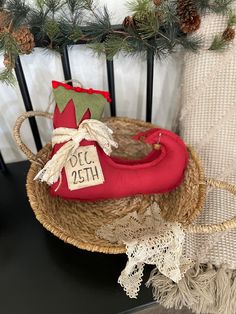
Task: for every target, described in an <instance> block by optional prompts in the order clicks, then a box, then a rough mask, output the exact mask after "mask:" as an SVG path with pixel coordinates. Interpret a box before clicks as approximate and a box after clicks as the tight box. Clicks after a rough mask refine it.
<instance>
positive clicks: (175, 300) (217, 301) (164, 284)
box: [146, 264, 236, 314]
mask: <svg viewBox="0 0 236 314" xmlns="http://www.w3.org/2000/svg"><path fill="white" fill-rule="evenodd" d="M146 285H147V286H148V287H149V286H152V289H153V297H154V299H155V300H157V301H158V302H159V303H160V304H162V305H163V306H164V307H166V308H167V309H169V308H175V309H181V308H183V307H187V308H189V309H191V310H192V311H193V312H194V313H196V314H216V313H217V314H235V313H236V270H230V269H227V267H226V266H225V265H222V266H221V267H220V268H216V267H215V266H213V265H212V264H196V265H195V266H194V267H193V268H191V269H189V270H188V271H187V272H186V274H185V275H184V277H183V279H181V280H180V281H179V282H178V283H174V282H173V281H172V280H170V279H169V278H167V277H165V276H164V275H162V274H161V273H160V272H159V271H158V270H157V269H154V270H153V271H152V272H151V274H150V278H149V280H148V282H147V284H146Z"/></svg>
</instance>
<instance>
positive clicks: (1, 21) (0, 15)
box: [0, 10, 11, 32]
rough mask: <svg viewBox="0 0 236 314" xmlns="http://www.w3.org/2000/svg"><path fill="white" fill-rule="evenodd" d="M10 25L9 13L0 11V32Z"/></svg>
mask: <svg viewBox="0 0 236 314" xmlns="http://www.w3.org/2000/svg"><path fill="white" fill-rule="evenodd" d="M10 24H11V13H10V12H9V11H7V10H0V32H3V31H4V30H5V29H6V28H8V27H9V25H10Z"/></svg>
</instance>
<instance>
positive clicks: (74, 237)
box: [14, 111, 236, 254]
mask: <svg viewBox="0 0 236 314" xmlns="http://www.w3.org/2000/svg"><path fill="white" fill-rule="evenodd" d="M32 116H41V117H47V118H52V115H51V114H49V113H45V112H37V111H31V112H27V113H24V114H23V115H21V116H20V117H19V118H18V119H17V121H16V124H15V128H14V137H15V140H16V143H17V145H18V146H19V148H20V149H21V150H22V151H23V152H24V153H25V155H26V156H27V157H28V159H29V160H30V161H31V162H32V164H31V167H30V170H29V172H28V176H27V184H26V187H27V194H28V197H29V201H30V204H31V207H32V209H33V211H34V213H35V216H36V218H37V219H38V220H39V221H40V222H41V223H42V225H43V226H44V227H45V228H46V229H47V230H49V231H50V232H52V233H53V234H54V235H56V236H57V237H59V238H60V239H62V240H63V241H65V242H67V243H70V244H72V245H74V246H76V247H78V248H81V249H85V250H89V251H93V252H95V251H96V252H103V253H109V254H118V253H123V252H125V247H124V246H120V245H118V244H117V245H116V244H111V243H110V242H108V241H106V240H103V239H100V238H99V237H97V235H96V230H97V229H98V228H99V227H101V226H103V225H106V224H109V223H111V222H112V221H114V220H115V219H117V218H121V217H123V216H125V215H126V214H127V213H130V212H133V211H137V212H144V211H145V210H146V209H147V208H148V207H149V206H150V204H151V203H152V202H153V201H154V200H157V201H158V203H159V205H160V208H161V212H162V216H163V217H164V218H165V219H166V220H168V221H178V222H180V223H182V224H183V227H184V228H185V230H186V232H190V233H197V232H204V233H210V232H216V231H222V230H225V229H229V228H233V227H235V226H236V218H235V217H234V218H232V219H231V220H228V221H225V222H223V223H221V224H217V225H204V226H202V225H193V224H192V221H193V220H194V219H195V218H196V217H197V216H198V215H199V214H200V212H201V211H202V209H203V206H204V202H205V197H206V188H207V186H212V187H216V188H222V189H225V190H228V191H229V192H231V193H233V194H234V195H236V188H235V186H233V185H230V184H228V183H226V182H221V181H216V180H206V179H205V176H204V173H203V169H202V166H201V162H200V161H199V159H198V157H197V155H196V153H195V152H194V151H193V149H191V148H188V149H189V156H190V161H189V165H188V168H187V170H186V172H185V180H184V182H183V183H182V184H181V186H180V187H178V188H177V189H175V190H174V191H172V192H170V193H166V194H162V195H138V196H133V197H126V198H122V199H117V200H106V201H97V202H79V201H68V200H63V199H61V198H59V197H52V196H51V195H50V193H49V187H48V185H47V184H45V183H41V182H38V181H34V177H35V175H36V174H37V173H38V171H39V170H40V169H41V168H42V166H43V165H44V164H45V163H46V162H47V160H48V159H49V156H50V152H51V146H50V144H47V145H46V146H45V147H44V148H43V149H42V150H41V151H40V152H38V153H37V154H36V155H35V154H33V153H32V152H31V151H30V150H29V148H28V147H27V146H26V145H25V144H24V143H23V142H22V140H21V136H20V128H21V125H22V123H23V121H24V120H25V119H27V118H30V117H32ZM105 121H106V123H107V124H108V126H109V127H110V128H111V129H113V131H114V137H115V139H116V141H117V142H118V144H119V149H118V150H116V151H114V155H116V156H122V157H123V158H124V157H125V158H132V159H139V158H142V157H143V156H144V155H146V154H147V153H148V151H149V150H150V149H151V147H150V146H149V145H147V144H144V143H140V142H138V141H134V140H132V139H131V137H132V135H134V134H136V133H138V132H141V131H144V130H147V129H149V128H150V127H153V126H154V125H152V124H150V123H146V122H142V121H139V120H134V119H127V118H109V119H106V120H105Z"/></svg>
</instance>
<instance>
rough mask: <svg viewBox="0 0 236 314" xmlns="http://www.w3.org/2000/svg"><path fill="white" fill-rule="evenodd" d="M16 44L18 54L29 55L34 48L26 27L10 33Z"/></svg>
mask: <svg viewBox="0 0 236 314" xmlns="http://www.w3.org/2000/svg"><path fill="white" fill-rule="evenodd" d="M12 36H13V37H14V38H15V40H16V42H17V43H18V45H19V47H20V52H21V53H23V54H29V53H31V52H32V50H33V48H34V47H35V43H34V36H33V34H32V33H31V32H30V30H29V28H28V27H27V26H21V27H19V28H18V29H17V30H16V31H15V32H13V33H12Z"/></svg>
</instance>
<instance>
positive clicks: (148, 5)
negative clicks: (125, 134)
mask: <svg viewBox="0 0 236 314" xmlns="http://www.w3.org/2000/svg"><path fill="white" fill-rule="evenodd" d="M179 1H180V0H131V1H129V2H128V5H129V9H130V11H131V12H132V15H131V16H129V17H126V18H125V19H124V22H123V24H121V25H115V26H114V25H112V24H111V19H110V14H109V12H108V10H107V8H106V7H104V8H99V7H98V6H96V5H95V3H94V1H93V0H35V6H34V7H32V6H29V5H28V4H27V2H26V1H25V0H0V52H1V53H2V54H3V55H4V56H5V57H4V65H5V67H6V69H5V70H4V71H3V72H2V73H0V80H1V81H3V82H6V83H9V84H12V83H13V78H14V75H13V69H14V66H15V58H16V57H17V56H18V55H19V54H22V53H31V50H32V48H33V47H34V46H36V47H44V48H47V49H52V50H56V51H58V52H62V51H63V47H64V46H65V45H73V44H79V43H86V44H88V46H89V47H90V48H92V49H93V50H94V51H95V52H96V53H98V54H103V53H105V55H106V57H107V59H112V58H113V56H114V55H115V54H117V53H119V52H121V51H122V52H123V53H125V54H128V55H130V54H131V55H132V54H137V53H139V54H146V53H147V52H152V53H154V54H155V55H156V57H158V58H162V57H164V56H166V55H169V54H171V53H173V52H174V51H176V48H177V47H178V46H182V47H183V48H184V49H187V50H191V51H197V50H198V49H200V48H201V40H200V39H199V38H197V37H196V36H191V37H188V36H186V34H185V33H184V31H183V20H182V26H181V20H180V16H179V15H178V12H177V11H178V10H177V9H178V5H179ZM184 1H185V0H182V3H183V4H182V8H187V6H184ZM233 1H234V0H193V3H194V10H193V5H191V6H189V7H191V10H192V11H191V12H193V11H194V14H195V16H196V14H200V15H202V14H205V13H206V12H207V11H210V12H215V13H218V14H228V15H229V16H230V17H229V23H228V26H227V29H226V30H225V31H224V33H223V34H221V35H218V36H216V37H215V38H214V40H213V42H212V45H211V47H210V50H217V49H220V50H221V49H224V48H225V47H226V46H227V45H228V43H229V41H230V40H232V39H233V37H234V29H233V28H232V27H233V26H234V25H235V24H236V17H235V15H233V14H232V13H231V12H230V6H231V4H232V2H233ZM189 3H190V1H189ZM181 12H182V11H181ZM191 12H187V13H186V14H187V15H186V16H187V17H188V19H187V18H185V20H184V23H186V22H187V23H188V21H191V14H192V13H191ZM196 12H197V13H196ZM184 14H185V13H184ZM9 17H10V20H9ZM182 17H183V15H182ZM198 23H200V19H198ZM187 27H188V26H187ZM197 28H198V25H196V26H195V25H194V27H193V26H192V25H189V27H188V28H187V29H189V30H191V31H194V30H195V29H197ZM19 29H21V31H19ZM184 30H186V28H184ZM16 34H17V36H16ZM23 48H24V49H23Z"/></svg>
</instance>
